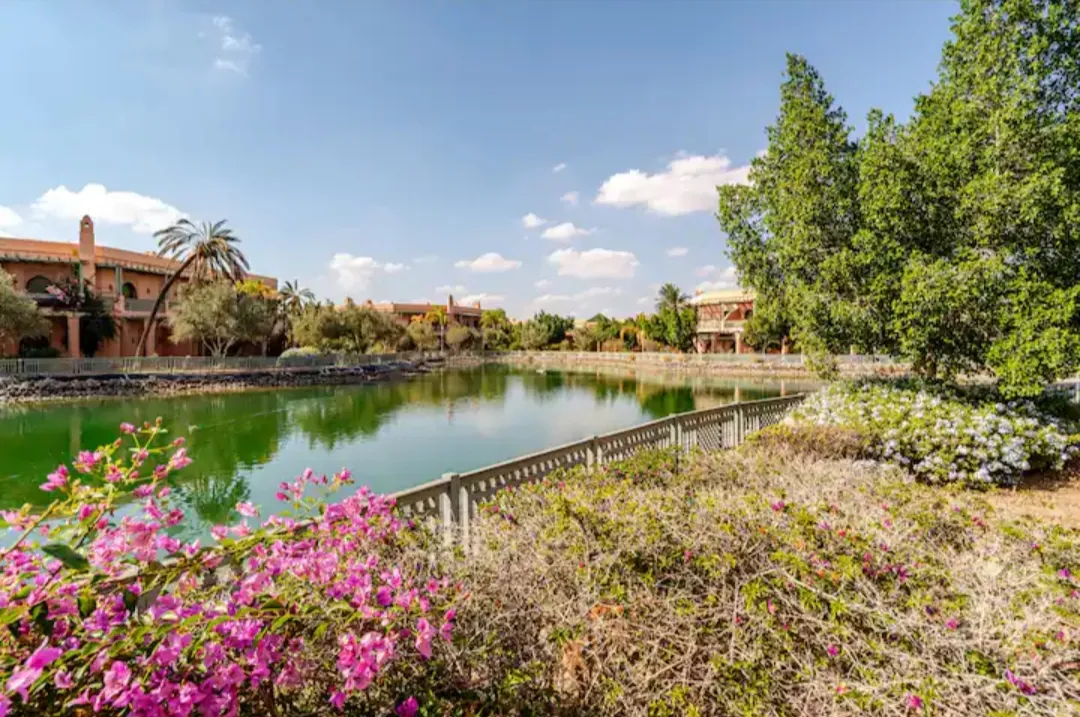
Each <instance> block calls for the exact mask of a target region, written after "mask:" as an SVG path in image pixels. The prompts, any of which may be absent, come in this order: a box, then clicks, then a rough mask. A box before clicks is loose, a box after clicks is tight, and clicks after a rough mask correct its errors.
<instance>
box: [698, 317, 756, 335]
mask: <svg viewBox="0 0 1080 717" xmlns="http://www.w3.org/2000/svg"><path fill="white" fill-rule="evenodd" d="M745 323H746V322H745V321H735V320H732V319H727V320H725V319H703V320H701V321H698V325H697V330H698V333H705V334H735V333H741V332H742V330H743V325H744V324H745Z"/></svg>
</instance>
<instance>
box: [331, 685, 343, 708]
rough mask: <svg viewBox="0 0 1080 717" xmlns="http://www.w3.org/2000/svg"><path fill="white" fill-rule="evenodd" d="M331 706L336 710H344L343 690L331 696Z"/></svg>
mask: <svg viewBox="0 0 1080 717" xmlns="http://www.w3.org/2000/svg"><path fill="white" fill-rule="evenodd" d="M330 704H332V705H333V706H334V709H336V710H341V709H343V708H344V707H345V693H344V692H342V691H341V690H334V693H333V694H332V695H330Z"/></svg>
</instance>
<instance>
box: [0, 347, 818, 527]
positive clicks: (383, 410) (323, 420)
mask: <svg viewBox="0 0 1080 717" xmlns="http://www.w3.org/2000/svg"><path fill="white" fill-rule="evenodd" d="M807 388H812V384H809V383H806V382H792V381H788V382H785V383H783V384H781V383H780V382H777V381H767V380H756V381H755V380H716V379H708V378H703V377H693V378H687V377H684V376H671V375H664V374H630V373H625V372H623V373H610V372H581V373H566V372H556V371H536V370H526V371H522V370H514V369H511V368H509V367H505V366H487V367H483V368H479V369H473V370H461V371H446V372H442V373H437V374H429V375H426V376H421V377H417V378H416V379H413V380H411V381H408V382H402V383H393V384H379V385H371V386H341V387H320V388H310V389H290V390H278V391H254V392H248V393H235V394H221V395H215V396H191V397H182V398H172V399H158V398H154V399H143V400H137V401H116V400H113V401H95V402H86V403H79V404H68V405H63V406H59V405H58V406H44V407H34V408H21V409H9V410H6V411H3V412H0V507H3V508H9V507H13V506H19V505H22V504H24V503H28V502H29V503H31V504H34V505H37V506H41V505H44V504H46V503H47V502H48V498H49V496H48V494H45V493H42V492H41V491H39V490H38V488H37V486H38V485H39V484H40V483H41V482H42V481H43V480H44V476H45V475H46V474H47V473H48V472H49V471H51V470H52V469H54V468H55V467H56V465H57V464H59V463H61V462H65V461H69V460H70V459H71V457H72V456H73V455H74V454H75V453H76V452H77V451H78V450H80V449H83V448H93V447H97V446H100V445H103V444H105V443H108V442H110V441H112V440H113V439H114V438H115V437H116V432H117V426H118V425H119V424H120V423H121V422H123V421H131V422H134V423H141V422H142V421H146V420H151V421H152V420H154V419H155V418H156V417H157V416H162V417H163V418H164V420H165V423H166V425H167V426H168V428H169V429H170V430H171V432H172V435H185V436H187V437H188V440H189V449H190V453H191V455H192V456H193V457H194V459H195V463H194V464H192V465H191V466H190V467H189V468H187V469H185V470H184V471H183V472H181V473H180V474H178V475H177V478H178V482H177V484H176V494H177V495H178V496H179V497H180V499H181V500H182V502H183V503H185V504H186V506H187V507H188V509H189V511H190V514H191V519H192V520H191V523H190V525H188V526H186V527H185V529H186V531H187V532H189V533H192V532H194V533H199V532H202V531H204V530H205V529H206V527H207V526H209V525H213V524H216V523H221V522H228V521H230V520H231V519H233V518H234V517H235V516H233V515H232V508H233V506H234V505H235V504H236V503H237V502H238V501H242V500H252V501H253V502H255V503H257V504H263V505H269V504H272V503H273V502H274V501H273V493H274V492H275V490H276V486H277V484H278V483H279V482H280V481H282V480H286V479H291V478H292V477H293V476H295V475H296V474H297V473H298V472H299V471H300V470H302V469H303V468H304V467H306V466H311V467H313V468H314V469H315V470H317V471H319V472H327V473H329V472H333V471H334V470H338V469H340V468H341V467H343V466H348V467H349V468H350V469H352V470H353V472H354V474H356V475H357V476H358V477H359V478H360V480H362V481H363V482H365V483H368V484H370V485H371V486H372V487H373V488H375V489H376V490H386V491H390V490H400V489H402V488H405V487H408V486H410V485H416V484H419V483H422V482H425V481H428V480H432V479H434V478H437V477H438V476H439V475H440V474H442V473H443V472H445V471H448V470H455V471H462V470H470V469H473V468H477V467H480V466H483V465H487V464H490V463H494V462H496V461H499V460H505V459H508V458H511V457H513V456H516V455H520V454H522V453H526V452H531V451H536V450H541V449H543V448H546V447H549V446H552V445H556V444H558V443H563V442H567V441H573V440H579V439H581V438H584V437H586V436H588V435H592V434H597V433H603V432H606V431H610V430H615V429H618V428H623V427H626V426H630V425H634V424H635V423H641V422H644V421H648V420H652V419H656V418H661V417H663V416H666V415H670V414H671V413H676V412H682V411H689V410H693V409H695V408H708V407H712V406H717V405H722V404H725V403H730V402H732V401H736V400H755V399H758V398H764V397H768V396H777V395H781V393H794V392H796V391H799V390H806V389H807Z"/></svg>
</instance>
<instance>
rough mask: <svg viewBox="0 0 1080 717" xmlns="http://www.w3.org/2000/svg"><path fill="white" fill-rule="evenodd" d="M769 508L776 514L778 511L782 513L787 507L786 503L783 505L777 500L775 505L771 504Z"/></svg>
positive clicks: (782, 502)
mask: <svg viewBox="0 0 1080 717" xmlns="http://www.w3.org/2000/svg"><path fill="white" fill-rule="evenodd" d="M769 507H770V508H772V509H773V510H775V511H776V512H777V513H779V512H780V511H782V510H783V509H784V508H786V507H787V503H785V502H784V501H782V500H778V501H776V502H775V503H773V504H771V505H770V506H769Z"/></svg>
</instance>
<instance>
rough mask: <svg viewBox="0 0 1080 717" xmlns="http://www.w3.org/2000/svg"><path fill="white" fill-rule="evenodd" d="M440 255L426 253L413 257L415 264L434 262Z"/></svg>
mask: <svg viewBox="0 0 1080 717" xmlns="http://www.w3.org/2000/svg"><path fill="white" fill-rule="evenodd" d="M438 258H439V257H437V256H435V255H434V254H425V255H424V256H418V257H416V258H415V259H413V264H434V263H435V261H436V260H437V259H438Z"/></svg>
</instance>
